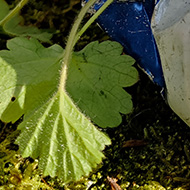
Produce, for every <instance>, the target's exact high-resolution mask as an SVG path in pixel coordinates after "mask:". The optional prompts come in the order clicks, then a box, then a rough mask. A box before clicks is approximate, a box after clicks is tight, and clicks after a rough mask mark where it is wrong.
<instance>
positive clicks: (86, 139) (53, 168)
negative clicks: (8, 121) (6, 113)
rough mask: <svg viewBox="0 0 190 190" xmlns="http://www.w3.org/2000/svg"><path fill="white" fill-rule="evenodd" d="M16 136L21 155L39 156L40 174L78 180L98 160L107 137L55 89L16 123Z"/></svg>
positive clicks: (107, 140) (100, 158)
mask: <svg viewBox="0 0 190 190" xmlns="http://www.w3.org/2000/svg"><path fill="white" fill-rule="evenodd" d="M19 129H21V131H22V133H21V135H20V136H19V137H18V139H17V141H16V142H17V143H18V144H19V145H20V150H21V152H22V155H23V156H24V157H28V156H31V157H33V158H37V157H39V161H40V162H39V163H40V164H39V168H40V169H42V170H43V172H44V175H51V176H52V177H54V176H58V177H59V178H61V179H63V180H64V182H68V181H71V180H79V179H80V178H81V176H82V175H87V174H88V173H89V172H90V171H91V170H92V168H94V167H96V165H97V164H98V163H100V162H101V160H102V157H103V154H102V153H101V152H100V151H101V150H103V149H104V146H105V145H106V144H110V140H109V138H108V137H107V136H105V135H104V134H103V133H102V132H100V131H98V130H97V129H96V128H95V127H94V126H93V125H92V124H91V123H90V121H89V120H88V119H87V118H86V117H85V116H84V115H83V114H82V113H81V112H79V111H78V109H77V108H76V106H75V105H74V104H73V102H72V101H71V99H70V98H69V97H68V95H67V94H66V93H65V92H64V91H61V92H58V93H57V94H55V95H54V96H53V97H52V98H51V99H50V100H49V101H47V102H46V103H45V104H44V105H43V106H42V107H40V108H39V109H38V110H36V112H35V113H34V114H33V115H32V116H31V117H30V118H28V119H27V120H25V121H24V122H23V123H22V124H21V125H20V126H19Z"/></svg>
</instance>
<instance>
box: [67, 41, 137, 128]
mask: <svg viewBox="0 0 190 190" xmlns="http://www.w3.org/2000/svg"><path fill="white" fill-rule="evenodd" d="M122 51H123V48H122V46H121V45H120V44H119V43H117V42H111V41H105V42H103V43H100V44H99V43H98V42H93V43H90V44H89V45H87V46H86V47H85V48H84V49H83V50H82V51H80V52H78V53H75V54H73V59H72V64H71V65H70V68H69V75H68V80H67V87H66V89H67V91H68V93H69V94H70V95H71V98H72V99H73V100H74V102H77V105H78V106H79V108H80V109H81V110H84V111H85V113H86V114H87V115H88V116H89V117H90V118H91V120H92V121H93V122H94V123H96V124H98V125H99V126H101V127H116V126H118V125H119V124H120V123H121V121H122V118H121V115H120V113H123V114H127V113H130V112H131V111H132V107H133V105H132V101H131V96H130V95H129V94H128V93H127V92H126V91H125V90H124V89H123V87H129V86H131V85H133V84H134V83H136V82H137V81H138V73H137V70H136V69H135V68H134V67H133V66H132V65H133V63H134V59H132V58H131V57H129V56H127V55H121V54H122Z"/></svg>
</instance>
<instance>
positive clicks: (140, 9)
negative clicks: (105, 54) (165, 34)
mask: <svg viewBox="0 0 190 190" xmlns="http://www.w3.org/2000/svg"><path fill="white" fill-rule="evenodd" d="M87 1H88V0H86V2H87ZM105 2H106V0H100V1H98V2H97V3H96V4H95V5H94V6H93V9H94V10H95V11H97V10H98V9H99V8H100V7H101V6H102V5H103V4H104V3H105ZM154 6H155V0H146V1H145V2H143V1H142V2H139V1H138V2H128V1H127V0H125V1H124V0H123V1H121V0H120V1H118V0H117V1H116V0H115V1H114V2H113V3H112V4H111V5H109V7H108V8H107V9H106V10H104V12H103V13H102V14H101V15H100V16H99V17H98V19H97V22H98V23H99V25H100V26H101V27H102V28H103V29H104V30H105V31H106V32H107V33H108V35H109V36H110V37H111V38H112V39H113V40H115V41H117V42H119V43H120V44H121V45H122V46H123V47H124V52H125V53H127V54H129V55H130V56H132V57H133V58H134V59H136V61H137V62H138V63H139V65H140V67H141V68H142V69H143V70H144V71H145V72H146V73H147V74H148V75H149V77H150V78H151V79H152V80H153V81H154V82H155V83H156V84H158V85H159V86H161V87H164V86H165V82H164V77H163V72H162V67H161V61H160V56H159V53H158V49H157V46H156V42H155V39H154V36H153V33H152V30H151V26H150V21H151V17H152V14H153V11H154Z"/></svg>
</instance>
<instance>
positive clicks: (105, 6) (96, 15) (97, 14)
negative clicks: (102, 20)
mask: <svg viewBox="0 0 190 190" xmlns="http://www.w3.org/2000/svg"><path fill="white" fill-rule="evenodd" d="M112 2H113V0H107V1H106V2H105V3H104V4H103V6H102V7H101V8H100V9H99V10H98V11H97V12H96V13H95V14H94V15H93V16H92V17H91V18H90V19H89V20H88V22H87V23H86V24H85V25H84V26H83V27H82V28H81V30H80V31H79V32H78V33H77V34H76V36H75V41H74V43H75V44H76V43H77V41H78V40H79V39H80V37H81V36H82V35H83V33H84V32H85V31H86V30H87V29H88V27H89V26H90V25H91V24H92V23H93V22H94V21H95V20H96V19H97V18H98V16H99V15H100V14H101V13H102V12H103V11H104V10H105V9H106V8H107V7H108V6H109V5H110V4H111V3H112Z"/></svg>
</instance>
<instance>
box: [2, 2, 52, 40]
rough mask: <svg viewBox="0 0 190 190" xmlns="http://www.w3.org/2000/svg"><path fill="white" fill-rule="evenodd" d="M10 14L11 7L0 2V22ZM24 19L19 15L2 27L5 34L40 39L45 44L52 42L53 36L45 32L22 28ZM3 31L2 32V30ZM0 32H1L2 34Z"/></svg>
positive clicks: (32, 28) (30, 27)
mask: <svg viewBox="0 0 190 190" xmlns="http://www.w3.org/2000/svg"><path fill="white" fill-rule="evenodd" d="M8 13H9V6H8V4H7V3H6V2H5V1H4V0H0V21H1V20H2V19H3V18H4V17H5V16H6V15H7V14H8ZM22 20H23V17H21V16H20V15H19V14H17V15H15V16H14V17H13V18H11V19H10V20H9V21H8V22H7V23H5V25H4V26H3V27H2V29H3V32H5V33H7V34H8V35H11V36H30V37H34V38H36V39H39V40H41V41H43V42H50V39H51V38H52V36H53V34H52V33H49V32H47V31H45V30H40V29H38V28H36V27H34V26H21V25H20V23H21V22H22ZM2 29H1V30H2ZM1 30H0V32H2V31H1Z"/></svg>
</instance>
